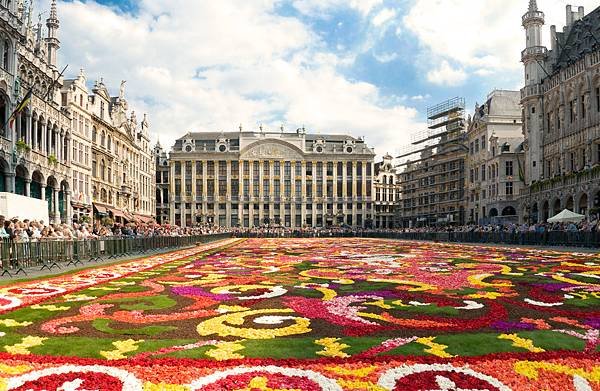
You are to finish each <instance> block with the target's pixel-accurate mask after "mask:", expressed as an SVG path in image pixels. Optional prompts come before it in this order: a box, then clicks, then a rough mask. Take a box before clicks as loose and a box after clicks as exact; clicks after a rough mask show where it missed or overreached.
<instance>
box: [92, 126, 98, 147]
mask: <svg viewBox="0 0 600 391" xmlns="http://www.w3.org/2000/svg"><path fill="white" fill-rule="evenodd" d="M97 134H98V131H97V130H96V127H95V126H94V127H93V128H92V142H93V143H95V142H96V139H97Z"/></svg>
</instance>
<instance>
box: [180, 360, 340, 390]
mask: <svg viewBox="0 0 600 391" xmlns="http://www.w3.org/2000/svg"><path fill="white" fill-rule="evenodd" d="M244 386H248V388H246V389H252V390H254V389H263V390H264V389H274V390H282V389H292V390H302V391H321V390H326V391H342V388H341V387H340V386H339V384H338V383H337V382H336V381H335V380H333V379H330V378H328V377H325V376H323V375H322V374H320V373H318V372H314V371H310V370H303V369H295V368H285V367H278V366H275V365H268V366H264V367H238V368H232V369H227V370H224V371H219V372H215V373H213V374H211V375H208V376H205V377H202V378H200V379H197V380H194V381H193V382H192V383H191V384H190V388H191V389H192V390H202V391H217V390H231V389H245V388H244Z"/></svg>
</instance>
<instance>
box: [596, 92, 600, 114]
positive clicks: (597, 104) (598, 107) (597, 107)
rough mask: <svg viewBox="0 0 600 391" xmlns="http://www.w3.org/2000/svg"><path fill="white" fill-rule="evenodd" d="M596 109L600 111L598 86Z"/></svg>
mask: <svg viewBox="0 0 600 391" xmlns="http://www.w3.org/2000/svg"><path fill="white" fill-rule="evenodd" d="M596 111H597V112H600V88H596Z"/></svg>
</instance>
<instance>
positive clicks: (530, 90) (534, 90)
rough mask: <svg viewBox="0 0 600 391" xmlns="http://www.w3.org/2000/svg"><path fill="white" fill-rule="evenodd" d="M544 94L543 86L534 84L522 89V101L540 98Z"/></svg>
mask: <svg viewBox="0 0 600 391" xmlns="http://www.w3.org/2000/svg"><path fill="white" fill-rule="evenodd" d="M543 93H544V91H543V90H542V86H541V85H539V84H534V85H532V86H525V87H523V88H521V100H524V99H527V98H529V97H532V96H540V95H542V94H543Z"/></svg>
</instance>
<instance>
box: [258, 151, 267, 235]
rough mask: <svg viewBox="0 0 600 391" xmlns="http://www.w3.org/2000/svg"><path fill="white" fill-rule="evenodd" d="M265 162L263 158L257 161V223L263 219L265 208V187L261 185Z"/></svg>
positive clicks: (260, 222)
mask: <svg viewBox="0 0 600 391" xmlns="http://www.w3.org/2000/svg"><path fill="white" fill-rule="evenodd" d="M265 163H266V162H265V161H263V160H260V161H259V162H258V189H259V190H258V224H259V225H261V224H262V223H263V220H264V218H265V214H264V213H265V210H264V196H265V189H264V186H263V178H264V174H263V170H264V168H263V165H264V164H265Z"/></svg>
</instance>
